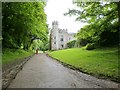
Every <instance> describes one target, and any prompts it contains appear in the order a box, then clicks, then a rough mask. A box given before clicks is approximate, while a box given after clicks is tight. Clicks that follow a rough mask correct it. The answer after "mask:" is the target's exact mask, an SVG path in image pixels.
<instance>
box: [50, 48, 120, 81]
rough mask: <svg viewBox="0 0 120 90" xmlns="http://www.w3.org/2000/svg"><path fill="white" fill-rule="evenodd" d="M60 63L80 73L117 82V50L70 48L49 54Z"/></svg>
mask: <svg viewBox="0 0 120 90" xmlns="http://www.w3.org/2000/svg"><path fill="white" fill-rule="evenodd" d="M49 55H50V56H52V57H53V58H56V59H58V60H60V61H61V62H64V63H67V64H69V65H72V66H73V67H75V68H77V69H79V70H80V71H82V72H85V73H88V74H92V75H94V76H98V77H102V78H106V77H107V78H110V79H111V80H115V81H118V76H120V75H119V74H118V49H117V48H101V49H95V50H85V49H84V48H72V49H65V50H59V51H54V52H51V53H49Z"/></svg>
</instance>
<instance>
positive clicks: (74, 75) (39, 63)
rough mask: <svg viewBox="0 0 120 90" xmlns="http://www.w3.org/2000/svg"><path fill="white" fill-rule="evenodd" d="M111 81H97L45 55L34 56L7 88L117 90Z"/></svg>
mask: <svg viewBox="0 0 120 90" xmlns="http://www.w3.org/2000/svg"><path fill="white" fill-rule="evenodd" d="M117 87H118V85H117V84H116V83H114V82H111V81H106V80H101V79H97V78H95V77H92V76H90V75H86V74H83V73H81V72H79V71H76V70H71V69H69V68H66V67H64V66H63V65H61V64H60V63H59V62H57V61H56V60H53V59H52V58H50V57H47V56H46V54H37V55H34V56H33V57H32V58H31V59H30V60H29V61H28V62H27V63H26V64H25V65H24V67H23V69H22V70H21V71H20V72H19V73H18V75H17V76H16V78H15V79H14V80H13V82H12V83H11V84H10V86H9V88H117Z"/></svg>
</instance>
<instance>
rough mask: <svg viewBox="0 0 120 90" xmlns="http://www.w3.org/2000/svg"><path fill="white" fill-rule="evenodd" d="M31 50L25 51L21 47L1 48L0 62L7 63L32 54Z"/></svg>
mask: <svg viewBox="0 0 120 90" xmlns="http://www.w3.org/2000/svg"><path fill="white" fill-rule="evenodd" d="M32 54H33V52H32V51H25V50H23V49H17V50H16V49H3V52H2V64H3V65H4V64H9V63H11V62H14V61H15V60H19V59H20V60H21V59H23V58H25V57H28V56H30V55H32Z"/></svg>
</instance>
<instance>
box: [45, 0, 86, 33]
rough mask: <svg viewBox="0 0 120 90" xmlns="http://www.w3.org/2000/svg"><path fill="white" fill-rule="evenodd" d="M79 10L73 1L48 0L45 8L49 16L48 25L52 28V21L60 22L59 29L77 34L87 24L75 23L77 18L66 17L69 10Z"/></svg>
mask: <svg viewBox="0 0 120 90" xmlns="http://www.w3.org/2000/svg"><path fill="white" fill-rule="evenodd" d="M73 8H77V7H76V6H75V5H73V4H72V0H48V2H47V5H46V7H45V12H46V14H47V23H48V24H49V27H50V28H51V27H52V21H54V20H55V21H58V22H59V28H61V29H68V32H75V33H76V32H77V31H78V30H79V29H80V28H81V27H83V26H84V25H85V24H84V23H82V22H75V16H74V17H69V16H64V13H66V12H67V11H68V9H73Z"/></svg>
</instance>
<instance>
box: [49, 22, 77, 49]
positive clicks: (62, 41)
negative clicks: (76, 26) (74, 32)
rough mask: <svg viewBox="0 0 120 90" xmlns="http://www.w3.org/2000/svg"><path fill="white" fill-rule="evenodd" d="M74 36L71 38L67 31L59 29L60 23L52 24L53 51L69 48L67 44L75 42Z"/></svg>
mask: <svg viewBox="0 0 120 90" xmlns="http://www.w3.org/2000/svg"><path fill="white" fill-rule="evenodd" d="M74 39H75V38H74V36H71V35H70V34H69V33H68V32H67V29H59V28H58V21H53V22H52V30H51V40H50V41H51V49H52V50H59V49H64V48H67V42H69V41H71V40H74Z"/></svg>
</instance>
